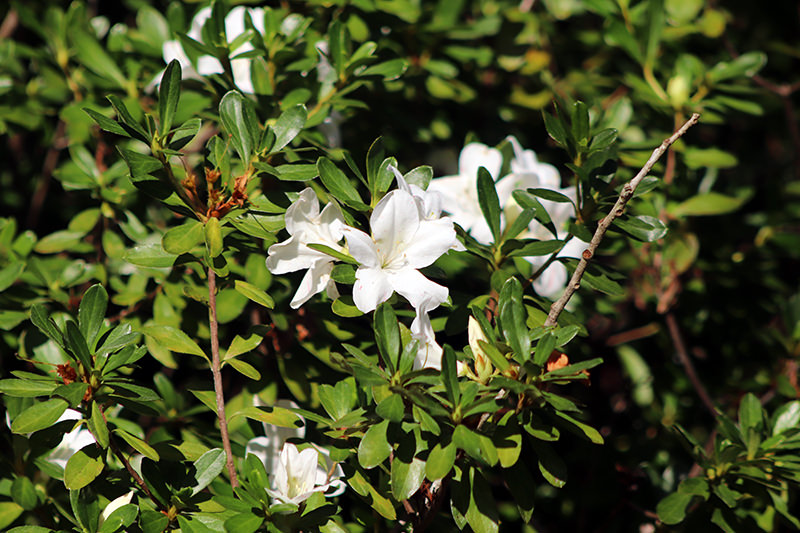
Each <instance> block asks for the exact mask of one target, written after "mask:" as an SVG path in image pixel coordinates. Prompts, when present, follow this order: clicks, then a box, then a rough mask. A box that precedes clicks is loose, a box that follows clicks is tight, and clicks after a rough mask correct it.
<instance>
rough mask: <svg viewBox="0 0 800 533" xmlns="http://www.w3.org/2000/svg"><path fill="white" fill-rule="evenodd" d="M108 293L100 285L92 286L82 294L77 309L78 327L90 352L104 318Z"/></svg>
mask: <svg viewBox="0 0 800 533" xmlns="http://www.w3.org/2000/svg"><path fill="white" fill-rule="evenodd" d="M107 308H108V293H107V292H106V290H105V288H103V286H102V285H100V284H97V285H92V286H91V287H89V290H87V291H86V292H85V293H84V294H83V298H81V303H80V306H79V307H78V325H79V327H80V331H81V333H82V334H83V336H84V338H85V339H86V342H87V343H88V345H89V348H90V350H93V348H94V346H95V341H96V338H97V334H98V332H99V331H100V327H101V326H102V325H103V320H105V318H106V309H107Z"/></svg>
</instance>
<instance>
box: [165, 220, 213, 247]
mask: <svg viewBox="0 0 800 533" xmlns="http://www.w3.org/2000/svg"><path fill="white" fill-rule="evenodd" d="M202 241H203V224H201V223H200V222H199V221H197V220H195V219H193V218H190V219H188V220H187V221H186V222H184V223H183V224H181V225H180V226H176V227H174V228H170V229H169V230H167V232H166V233H164V236H163V237H162V238H161V246H163V247H164V251H166V252H167V253H170V254H175V255H180V254H185V253H187V252H190V251H191V250H192V249H193V248H194V247H195V246H197V245H198V244H200V243H201V242H202Z"/></svg>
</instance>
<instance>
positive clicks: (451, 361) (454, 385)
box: [442, 344, 461, 407]
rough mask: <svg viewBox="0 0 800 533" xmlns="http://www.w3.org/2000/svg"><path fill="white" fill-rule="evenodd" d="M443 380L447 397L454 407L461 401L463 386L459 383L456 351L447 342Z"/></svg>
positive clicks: (444, 354)
mask: <svg viewBox="0 0 800 533" xmlns="http://www.w3.org/2000/svg"><path fill="white" fill-rule="evenodd" d="M442 381H443V382H444V390H445V391H446V392H447V398H448V399H449V400H450V402H451V403H452V404H453V406H454V407H455V406H457V405H458V404H459V403H460V401H461V388H460V386H459V383H458V368H457V359H456V352H455V351H454V350H453V348H451V347H450V345H449V344H445V346H444V351H443V353H442Z"/></svg>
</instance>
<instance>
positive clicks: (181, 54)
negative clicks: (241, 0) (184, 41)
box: [158, 6, 264, 94]
mask: <svg viewBox="0 0 800 533" xmlns="http://www.w3.org/2000/svg"><path fill="white" fill-rule="evenodd" d="M246 14H249V15H250V20H252V21H253V26H254V27H255V28H256V30H257V31H258V32H259V33H262V34H263V33H264V10H263V9H262V8H260V7H255V8H246V7H244V6H237V7H234V8H233V9H231V10H230V12H229V13H228V14H227V15H226V16H225V36H226V38H227V39H228V43H232V42H233V41H235V40H236V39H237V38H238V37H239V36H240V35H242V34H243V33H244V32H245V30H246V27H245V15H246ZM210 17H211V8H210V7H205V8H203V9H201V10H200V11H198V12H197V14H196V15H195V16H194V18H193V19H192V23H191V25H190V27H189V31H188V32H187V35H188V36H189V37H191V38H192V39H194V40H195V41H199V42H203V36H202V31H203V25H204V24H205V23H206V21H207V20H208V19H209V18H210ZM251 50H253V45H252V44H250V43H249V42H245V43H242V44H241V45H239V46H238V47H237V48H236V49H235V50H231V57H233V58H234V59H231V70H232V72H233V81H234V83H235V84H236V86H237V87H238V88H239V90H241V91H242V92H244V93H249V94H252V93H253V92H255V91H254V89H253V81H252V79H251V77H250V66H251V62H252V59H250V58H236V56H237V55H240V54H243V53H245V52H249V51H251ZM161 52H162V54H163V56H164V62H166V63H169V62H170V61H172V60H173V59H177V60H178V62H179V63H180V64H181V70H182V72H183V77H184V78H200V77H202V76H208V75H210V74H222V73H223V72H224V69H223V67H222V63H220V62H219V60H218V59H217V58H215V57H213V56H210V55H201V56H200V57H198V58H197V64H196V67H195V65H193V64H192V62H191V60H190V59H189V56H188V55H187V54H186V51H185V50H184V49H183V46H182V45H181V43H180V41H177V40H171V41H165V42H164V44H163V45H162V49H161ZM160 79H161V76H160V75H159V76H158V80H159V81H160Z"/></svg>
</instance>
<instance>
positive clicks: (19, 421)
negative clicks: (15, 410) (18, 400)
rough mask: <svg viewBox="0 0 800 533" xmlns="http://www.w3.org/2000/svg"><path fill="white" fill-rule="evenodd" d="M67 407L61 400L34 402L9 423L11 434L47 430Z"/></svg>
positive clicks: (65, 402)
mask: <svg viewBox="0 0 800 533" xmlns="http://www.w3.org/2000/svg"><path fill="white" fill-rule="evenodd" d="M67 407H69V404H68V403H67V401H66V400H64V399H62V398H52V399H50V400H45V401H43V402H36V403H35V404H33V405H31V406H30V407H28V408H27V409H25V410H24V411H22V412H21V413H20V414H18V415H17V417H16V418H15V419H14V421H13V422H12V423H11V432H12V433H16V434H18V435H20V434H25V433H33V432H35V431H39V430H40V429H45V428H49V427H50V426H52V425H53V424H55V423H56V422H57V421H58V419H59V418H60V417H61V415H63V414H64V411H66V410H67Z"/></svg>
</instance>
